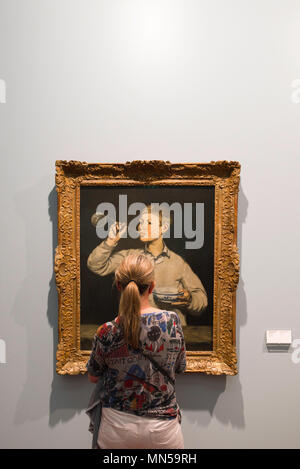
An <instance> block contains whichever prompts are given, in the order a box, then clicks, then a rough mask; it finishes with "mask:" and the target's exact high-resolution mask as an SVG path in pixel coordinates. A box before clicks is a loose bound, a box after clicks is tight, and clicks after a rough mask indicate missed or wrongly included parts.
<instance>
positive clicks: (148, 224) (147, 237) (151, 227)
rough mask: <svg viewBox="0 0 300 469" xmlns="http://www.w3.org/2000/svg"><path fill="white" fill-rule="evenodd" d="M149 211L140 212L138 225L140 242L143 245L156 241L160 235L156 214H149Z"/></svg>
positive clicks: (160, 230) (160, 228) (160, 229)
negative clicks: (143, 243)
mask: <svg viewBox="0 0 300 469" xmlns="http://www.w3.org/2000/svg"><path fill="white" fill-rule="evenodd" d="M150 210H151V209H149V210H148V211H144V212H142V214H141V217H140V223H139V225H138V231H139V233H140V240H141V241H142V242H145V243H146V242H149V241H153V240H154V239H158V238H159V237H160V236H161V234H162V227H161V224H160V221H159V218H160V217H159V215H158V214H156V213H151V211H150Z"/></svg>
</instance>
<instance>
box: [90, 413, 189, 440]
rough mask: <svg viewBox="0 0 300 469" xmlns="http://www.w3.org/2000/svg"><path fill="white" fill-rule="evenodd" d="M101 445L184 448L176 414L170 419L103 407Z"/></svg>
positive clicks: (100, 433) (100, 431) (99, 437)
mask: <svg viewBox="0 0 300 469" xmlns="http://www.w3.org/2000/svg"><path fill="white" fill-rule="evenodd" d="M98 445H99V446H100V448H101V449H117V448H120V449H129V448H134V449H138V448H142V449H163V448H166V449H173V448H174V449H183V448H184V442H183V435H182V430H181V424H180V423H179V421H178V417H177V418H176V419H172V420H163V419H156V418H148V417H140V416H138V415H134V414H129V413H127V412H120V411H119V410H115V409H111V408H107V407H103V408H102V417H101V423H100V428H99V433H98Z"/></svg>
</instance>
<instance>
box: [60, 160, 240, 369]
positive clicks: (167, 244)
mask: <svg viewBox="0 0 300 469" xmlns="http://www.w3.org/2000/svg"><path fill="white" fill-rule="evenodd" d="M239 175H240V164H239V163H238V162H235V161H229V162H227V161H216V162H211V163H170V162H169V161H161V160H152V161H142V160H136V161H128V162H126V163H95V164H94V163H93V164H88V163H85V162H79V161H57V162H56V188H57V194H58V246H57V248H56V253H55V274H56V284H57V290H58V299H59V321H58V323H59V324H58V326H59V327H58V328H59V343H58V349H57V372H58V373H59V374H71V375H74V374H79V373H85V372H86V363H87V361H88V358H89V355H90V352H91V345H92V339H93V336H94V334H95V332H96V330H97V328H98V327H99V325H101V324H103V323H104V322H107V321H111V320H112V319H114V318H115V317H116V316H117V315H118V301H119V291H118V290H117V288H116V287H115V285H114V271H115V269H116V268H117V266H118V265H119V264H120V262H121V261H122V259H124V257H125V256H126V255H128V254H130V253H132V252H137V251H138V252H142V253H145V254H146V255H147V256H150V257H151V259H152V260H153V262H154V267H155V287H154V290H153V292H152V293H151V294H150V295H149V302H150V304H151V305H153V307H155V308H159V309H164V310H168V311H175V312H176V313H177V314H178V316H179V317H180V320H181V324H182V328H183V332H184V337H185V342H186V349H187V370H186V372H202V373H207V374H216V375H219V374H227V375H234V374H236V373H237V357H236V339H235V324H236V322H235V318H236V307H235V303H236V301H235V294H236V288H237V284H238V279H239V256H238V252H237V200H238V188H239Z"/></svg>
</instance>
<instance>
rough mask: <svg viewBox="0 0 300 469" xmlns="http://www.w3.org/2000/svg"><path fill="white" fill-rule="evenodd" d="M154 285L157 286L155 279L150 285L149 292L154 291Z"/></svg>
mask: <svg viewBox="0 0 300 469" xmlns="http://www.w3.org/2000/svg"><path fill="white" fill-rule="evenodd" d="M154 287H155V281H153V282H152V283H151V285H150V287H149V294H150V293H152V291H153V288H154Z"/></svg>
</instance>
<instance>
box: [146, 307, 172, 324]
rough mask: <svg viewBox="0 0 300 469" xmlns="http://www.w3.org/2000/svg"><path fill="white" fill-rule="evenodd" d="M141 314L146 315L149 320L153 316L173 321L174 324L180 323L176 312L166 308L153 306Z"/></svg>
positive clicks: (155, 318)
mask: <svg viewBox="0 0 300 469" xmlns="http://www.w3.org/2000/svg"><path fill="white" fill-rule="evenodd" d="M142 316H144V317H148V318H149V320H150V319H151V318H153V319H154V320H165V321H167V322H168V321H170V320H172V321H175V323H176V324H180V319H179V316H178V314H177V313H176V312H175V311H169V310H167V309H157V308H153V310H151V311H150V312H147V313H143V314H142Z"/></svg>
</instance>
